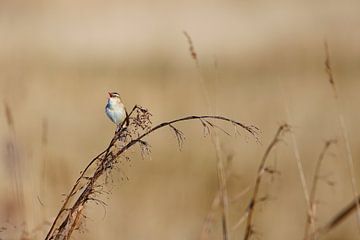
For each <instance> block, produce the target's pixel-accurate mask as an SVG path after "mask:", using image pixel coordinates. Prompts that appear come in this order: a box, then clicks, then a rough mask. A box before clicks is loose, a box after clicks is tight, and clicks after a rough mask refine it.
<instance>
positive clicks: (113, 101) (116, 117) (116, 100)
mask: <svg viewBox="0 0 360 240" xmlns="http://www.w3.org/2000/svg"><path fill="white" fill-rule="evenodd" d="M105 113H106V115H107V116H108V117H109V118H110V120H111V121H112V122H113V123H115V124H116V126H117V128H116V131H117V130H118V129H119V127H121V125H122V123H123V122H124V120H126V123H125V124H124V126H128V125H129V118H128V117H127V116H128V113H127V111H126V108H125V105H124V103H123V102H122V101H121V98H120V94H119V93H117V92H109V98H108V101H107V104H106V107H105Z"/></svg>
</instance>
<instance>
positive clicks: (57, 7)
mask: <svg viewBox="0 0 360 240" xmlns="http://www.w3.org/2000/svg"><path fill="white" fill-rule="evenodd" d="M359 9H360V3H359V2H358V1H315V2H304V1H285V0H284V1H275V2H274V1H241V2H238V1H182V2H168V1H161V0H158V1H152V2H146V1H122V2H117V1H108V2H104V1H95V0H94V1H76V2H74V1H36V0H32V1H1V2H0V36H1V37H0V100H1V101H2V104H1V108H0V110H1V114H0V145H1V155H0V227H4V228H1V230H0V239H19V236H20V235H21V232H22V231H23V230H26V231H28V232H30V233H31V235H32V237H33V239H43V238H44V234H45V233H46V231H47V230H48V228H49V224H48V223H46V222H51V221H52V220H53V218H54V217H55V215H56V214H57V211H58V209H59V208H60V206H61V204H62V200H63V199H64V195H63V194H66V193H67V192H68V191H69V190H70V188H71V186H72V184H73V183H74V181H75V180H76V178H77V177H78V175H79V172H80V171H81V170H82V169H83V168H84V167H85V166H86V164H87V163H88V162H89V161H90V159H91V158H92V157H93V156H95V155H96V154H97V153H99V152H101V151H102V150H103V149H104V148H105V147H106V145H107V144H108V141H109V140H110V139H111V137H112V134H113V132H114V126H113V125H112V124H111V122H110V121H109V120H108V119H107V118H106V116H105V114H104V106H105V101H106V97H107V92H108V91H109V90H110V91H118V92H120V94H121V95H122V97H123V100H124V101H125V103H126V105H127V106H128V108H131V107H132V106H133V105H134V104H139V105H141V106H144V107H146V108H148V109H149V110H150V111H151V113H152V114H153V118H152V119H153V122H154V123H159V122H161V121H167V120H170V119H174V118H177V117H181V116H184V115H192V114H207V113H208V106H207V103H206V100H205V97H204V94H203V92H204V91H203V88H202V86H201V84H200V81H199V78H200V75H199V72H198V71H197V69H196V67H195V64H194V61H193V60H192V59H191V57H190V54H189V46H188V43H187V41H186V38H185V37H184V35H183V33H182V32H183V30H186V31H187V32H188V33H189V34H190V35H191V37H192V40H193V43H194V45H195V49H196V51H197V53H198V57H199V61H200V69H201V72H202V73H201V74H202V76H203V79H204V80H205V82H206V87H207V91H208V93H209V95H210V97H211V104H212V106H213V108H214V109H216V110H215V111H216V113H217V114H220V115H224V116H227V117H230V118H232V119H236V120H239V121H241V122H244V123H249V124H254V125H256V126H258V127H259V128H260V129H261V134H260V141H261V143H257V142H256V141H255V140H253V139H252V138H251V137H246V136H245V135H244V136H237V137H229V136H226V135H225V134H221V133H219V134H220V136H221V146H222V149H223V152H224V154H225V155H231V156H233V160H232V167H231V171H232V174H233V175H232V176H233V177H232V178H230V179H229V181H228V187H229V189H228V190H229V195H230V197H233V196H236V195H237V194H238V193H240V192H242V191H243V190H244V189H245V188H247V187H248V186H253V184H254V180H255V177H256V171H257V166H258V164H259V162H260V159H261V156H262V155H263V153H264V151H265V148H266V147H267V145H268V144H269V142H270V140H271V139H272V137H273V135H274V134H275V131H276V129H277V128H278V126H279V125H280V124H282V123H284V122H288V123H289V124H291V125H292V126H293V130H292V131H293V132H294V133H295V137H296V140H297V142H298V146H299V150H300V156H301V159H302V161H303V164H304V172H305V176H306V180H307V183H308V185H310V182H311V179H312V175H313V171H314V167H315V164H316V160H317V158H318V155H319V154H320V151H321V149H322V147H323V145H324V142H325V140H328V139H333V138H337V139H338V140H339V142H338V144H336V146H333V147H332V148H331V149H330V151H329V154H328V155H327V157H326V159H325V161H324V167H323V170H322V174H323V176H324V178H325V179H326V180H331V181H333V182H334V183H335V184H334V185H333V186H329V185H327V184H325V183H324V181H322V182H321V184H320V185H319V190H318V193H317V194H318V198H317V199H318V200H319V205H318V218H317V221H318V223H319V225H321V223H324V222H326V220H328V219H329V218H330V217H331V216H333V214H335V213H336V212H338V211H339V210H340V209H341V208H342V207H343V206H345V205H346V204H347V203H348V202H349V201H350V200H351V199H352V197H353V193H352V189H351V180H350V177H349V169H348V167H347V160H346V151H345V145H344V142H343V139H342V138H341V131H340V125H339V121H338V111H337V108H336V103H335V101H334V98H333V94H332V89H331V86H330V85H329V83H328V77H327V75H326V73H325V70H324V60H325V54H324V47H323V41H324V39H325V38H326V39H327V40H328V43H329V47H330V54H331V60H332V66H333V72H334V75H335V81H336V84H337V88H338V92H339V95H340V101H341V106H340V111H341V112H342V113H343V115H344V119H345V123H346V126H347V129H348V131H349V140H350V143H351V147H352V155H353V158H354V164H355V173H356V174H357V176H356V177H357V181H358V182H359V183H360V174H359V171H360V166H359V157H360V151H359V148H358V146H359V144H360V127H359V124H358V123H359V122H360V111H359V106H358V103H359V102H360V95H359V93H358V92H359V90H360V81H359V78H360V44H359V43H360V31H359V26H360V14H359ZM215 62H216V64H215ZM3 103H4V104H3ZM5 106H8V107H9V109H10V111H11V114H12V117H13V128H12V127H11V126H9V125H8V123H7V119H6V114H5V112H6V109H5V108H6V107H5ZM286 109H288V113H289V114H287V111H286ZM178 127H179V128H180V129H181V130H182V131H183V132H184V133H185V135H186V141H185V143H184V146H183V148H182V150H181V151H178V147H177V142H176V139H175V137H174V136H173V134H172V133H171V132H170V131H169V130H167V129H166V130H162V131H161V132H158V134H156V135H154V136H152V137H151V138H149V142H150V143H151V145H152V153H151V159H141V158H139V157H138V155H136V154H135V155H134V157H133V158H132V160H131V162H130V163H128V162H125V163H123V164H122V165H121V168H122V169H123V171H122V172H120V171H115V172H114V174H113V175H112V177H111V180H112V181H110V182H109V184H108V186H107V189H106V191H107V192H109V194H104V195H103V196H102V198H101V199H102V200H104V201H105V202H106V203H107V207H106V209H104V208H103V207H102V206H101V205H96V204H91V205H89V207H88V208H87V209H86V215H87V218H86V220H85V221H84V222H85V225H84V226H83V227H82V228H81V229H82V232H83V233H81V234H79V233H77V234H76V239H89V240H91V239H109V240H110V239H149V240H151V239H157V240H159V239H160V240H161V239H178V240H180V239H199V237H200V234H201V229H202V224H203V221H204V219H205V217H206V215H207V214H208V212H209V211H210V208H211V203H212V200H213V198H214V196H215V194H216V192H217V188H218V183H217V172H216V154H215V150H214V147H213V145H212V143H211V139H210V138H209V137H207V138H204V137H203V129H202V127H201V124H200V123H199V122H193V123H186V124H182V125H178ZM228 130H229V131H232V129H231V128H230V129H229V128H228ZM135 152H136V151H135V150H134V153H135ZM269 165H270V166H272V167H275V168H276V170H277V171H279V172H280V174H276V175H275V176H273V177H265V178H264V179H265V181H264V183H263V185H262V187H261V193H260V195H261V196H268V197H269V199H268V200H267V201H266V202H264V203H261V204H259V207H258V209H257V210H256V214H255V230H256V233H255V236H256V237H258V238H260V239H269V240H270V239H301V238H302V237H303V232H304V225H305V219H306V211H307V208H306V203H305V199H304V194H303V192H302V188H301V183H300V178H299V173H298V170H297V167H296V162H295V157H294V154H293V150H292V142H291V137H290V135H287V136H286V137H285V138H284V142H283V143H281V144H280V145H278V146H277V148H276V150H275V151H273V152H272V154H271V156H270V158H269ZM124 174H125V175H126V176H127V177H128V179H129V180H123V176H124ZM358 190H359V191H360V189H358ZM249 198H250V193H247V194H245V195H244V196H243V197H242V198H240V199H237V200H236V201H232V202H231V203H230V225H231V226H234V225H235V224H236V223H237V221H238V220H239V218H240V216H242V213H243V211H244V208H245V206H246V204H247V202H248V201H249ZM21 206H23V208H21ZM243 232H244V229H243V227H240V228H237V229H235V230H231V238H232V239H239V238H241V237H242V234H243ZM220 237H221V222H220V215H219V214H218V212H217V215H216V220H215V223H214V226H213V227H212V231H211V233H210V239H219V238H220ZM358 238H359V231H358V229H357V227H356V218H355V215H352V217H350V218H348V219H347V220H346V221H345V222H344V223H342V224H341V225H340V226H338V227H337V228H336V229H334V230H333V231H331V232H330V233H329V234H328V235H327V237H326V238H325V239H349V240H351V239H358Z"/></svg>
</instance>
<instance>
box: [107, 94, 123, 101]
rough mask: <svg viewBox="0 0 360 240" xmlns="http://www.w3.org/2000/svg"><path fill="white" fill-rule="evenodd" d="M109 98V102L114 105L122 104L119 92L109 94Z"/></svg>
mask: <svg viewBox="0 0 360 240" xmlns="http://www.w3.org/2000/svg"><path fill="white" fill-rule="evenodd" d="M108 94H109V98H108V101H109V102H110V103H112V104H116V103H121V98H120V94H119V93H117V92H108Z"/></svg>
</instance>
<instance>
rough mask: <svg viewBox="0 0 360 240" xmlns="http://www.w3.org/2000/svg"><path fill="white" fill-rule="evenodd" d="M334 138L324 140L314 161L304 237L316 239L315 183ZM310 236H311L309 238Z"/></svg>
mask: <svg viewBox="0 0 360 240" xmlns="http://www.w3.org/2000/svg"><path fill="white" fill-rule="evenodd" d="M335 143H336V140H328V141H326V142H325V145H324V147H323V149H322V151H321V153H320V155H319V158H318V160H317V162H316V167H315V170H314V176H313V180H312V185H311V189H310V208H309V209H308V213H307V220H306V223H305V235H304V239H305V240H307V239H316V235H314V233H315V230H316V198H315V197H316V191H317V185H318V182H319V180H320V168H321V164H322V162H323V160H324V158H325V155H326V152H327V151H328V149H329V148H330V146H331V145H332V144H335ZM310 228H311V233H312V234H311V235H310ZM310 237H311V238H310Z"/></svg>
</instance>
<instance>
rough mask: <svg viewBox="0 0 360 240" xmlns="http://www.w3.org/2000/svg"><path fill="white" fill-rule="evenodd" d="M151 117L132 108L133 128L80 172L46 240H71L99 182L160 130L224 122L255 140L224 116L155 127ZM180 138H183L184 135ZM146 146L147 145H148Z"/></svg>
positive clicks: (119, 133)
mask: <svg viewBox="0 0 360 240" xmlns="http://www.w3.org/2000/svg"><path fill="white" fill-rule="evenodd" d="M150 116H151V114H150V113H149V112H148V111H147V110H146V109H144V108H141V107H139V106H135V107H134V108H133V109H132V111H131V112H130V113H129V116H128V119H129V120H130V125H129V126H128V127H126V128H123V127H122V126H121V127H119V129H118V131H117V132H116V133H115V135H114V137H113V138H112V140H111V141H110V143H109V146H108V147H107V148H106V149H105V150H104V151H103V152H101V153H100V154H98V155H97V156H96V157H95V158H94V159H93V160H91V161H90V163H89V164H88V165H87V166H86V167H85V169H84V170H83V171H82V172H81V175H80V177H79V178H78V179H77V181H76V182H75V184H74V186H73V188H72V190H71V191H70V193H69V194H68V195H67V197H66V199H65V201H64V204H63V206H62V208H61V209H60V211H59V213H58V215H57V217H56V218H55V220H54V222H53V224H52V226H51V227H50V230H49V232H48V234H47V236H46V237H45V240H50V239H53V240H67V239H69V238H70V236H71V235H72V233H73V231H74V230H75V229H77V228H78V226H79V222H80V219H81V216H82V215H83V210H84V208H85V206H86V205H87V203H88V202H90V201H94V199H96V196H95V195H96V194H97V193H99V190H98V189H99V186H100V187H101V186H103V185H104V184H105V183H100V182H99V179H100V178H101V177H102V176H104V175H105V173H107V172H109V171H111V170H112V169H113V167H114V165H116V163H117V159H118V158H119V157H120V156H122V155H123V154H124V153H125V152H126V151H128V150H129V149H130V148H131V147H133V146H134V145H140V147H141V146H144V143H145V141H144V140H143V139H144V138H145V137H147V136H148V135H150V134H152V133H153V132H155V131H157V130H159V129H161V128H164V127H170V128H171V129H172V130H173V131H175V129H176V128H175V127H174V124H175V123H179V122H184V121H190V120H222V121H224V122H227V123H231V124H235V125H237V126H244V129H245V130H246V131H248V132H249V133H250V134H251V135H253V136H254V137H256V133H255V132H254V130H253V129H252V128H251V127H249V126H247V125H244V124H242V123H240V122H237V121H234V120H231V119H228V118H225V117H222V116H212V115H207V116H188V117H183V118H179V119H175V120H172V121H169V122H163V123H161V124H159V125H157V126H155V127H152V128H151V121H150V119H149V117H150ZM125 122H126V121H124V123H125ZM174 128H175V129H174ZM175 132H176V136H177V137H180V136H178V134H180V135H181V134H182V133H181V132H180V131H179V130H176V131H175ZM181 138H183V137H182V135H181ZM145 145H146V146H148V144H145ZM95 163H96V164H97V165H96V167H95V169H94V170H93V171H91V172H90V167H92V166H93V165H94V164H95ZM85 174H87V175H85ZM89 175H90V176H89ZM83 180H85V183H83V182H82V181H83ZM100 191H101V190H100Z"/></svg>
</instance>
